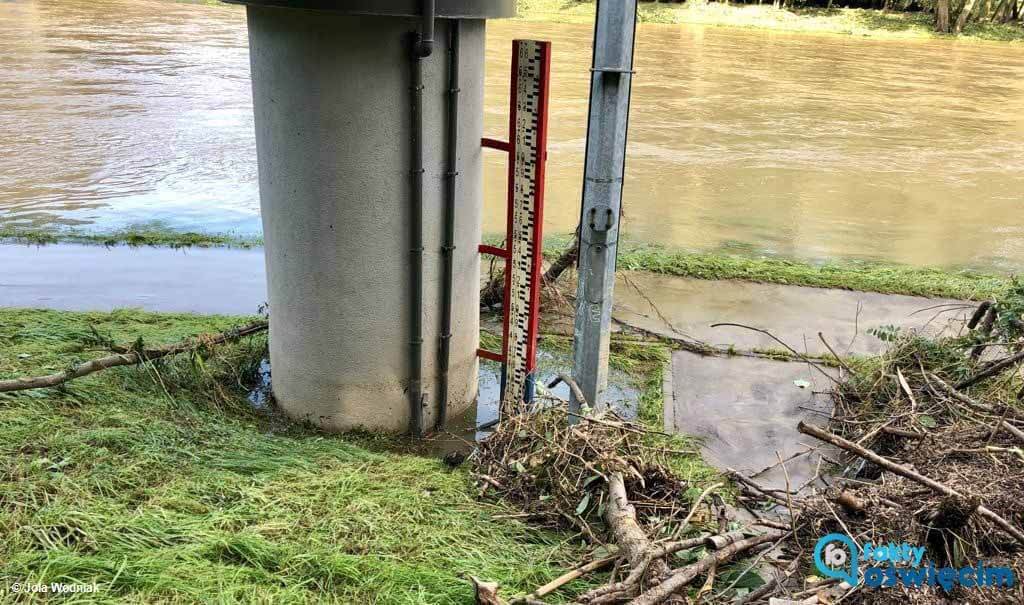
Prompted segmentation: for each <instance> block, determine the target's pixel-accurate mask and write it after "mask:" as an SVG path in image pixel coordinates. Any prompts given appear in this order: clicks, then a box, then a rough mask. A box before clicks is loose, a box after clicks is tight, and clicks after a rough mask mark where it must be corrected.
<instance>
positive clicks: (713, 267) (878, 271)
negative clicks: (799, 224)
mask: <svg viewBox="0 0 1024 605" xmlns="http://www.w3.org/2000/svg"><path fill="white" fill-rule="evenodd" d="M618 267H619V268H620V269H631V270H643V271H651V272H654V273H663V274H666V275H677V276H680V277H692V278H697V279H737V280H745V281H755V282H765V283H773V284H787V285H798V286H810V287H815V288H841V289H846V290H860V291H864V292H880V293H883V294H907V295H913V296H929V297H948V298H959V299H965V300H980V299H988V298H993V297H995V296H998V295H1000V294H1001V293H1003V292H1004V291H1005V290H1006V288H1007V287H1008V285H1009V281H1010V280H1009V279H1008V278H1007V277H1004V276H998V275H992V274H986V273H980V272H976V271H970V270H961V271H955V270H945V269H929V268H919V267H907V266H901V265H892V264H886V263H874V262H866V261H865V262H856V261H834V262H827V263H824V264H815V263H810V262H806V261H797V260H787V259H781V258H752V257H747V256H733V255H728V254H721V253H717V252H715V253H699V252H697V253H695V252H685V251H680V250H673V249H669V248H661V247H657V246H644V245H630V244H626V245H624V246H623V247H622V248H620V250H619V261H618Z"/></svg>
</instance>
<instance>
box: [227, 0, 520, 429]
mask: <svg viewBox="0 0 1024 605" xmlns="http://www.w3.org/2000/svg"><path fill="white" fill-rule="evenodd" d="M230 1H234V2H238V3H241V4H246V5H247V19H248V25H249V45H250V61H251V68H252V85H253V108H254V113H255V125H256V146H257V159H258V164H259V179H260V205H261V214H262V220H263V230H264V240H265V253H266V263H267V278H268V299H269V302H270V360H271V371H272V374H273V377H272V382H273V391H274V395H275V398H276V400H277V402H278V405H279V406H280V407H281V408H282V409H283V410H284V411H285V412H286V413H287V414H289V415H290V416H292V417H294V418H297V419H303V420H308V421H311V422H312V423H314V424H316V425H318V426H321V427H322V428H324V429H326V430H347V429H351V428H357V427H359V428H366V429H372V430H380V431H387V432H395V433H398V432H407V431H410V430H411V431H412V432H414V433H419V432H422V431H425V430H427V429H428V428H429V427H432V426H436V425H437V423H438V421H441V420H443V416H444V415H446V414H447V415H452V414H457V413H459V412H461V411H462V410H464V409H466V408H467V407H469V406H470V405H472V404H473V403H474V402H475V399H476V389H477V368H478V364H477V358H476V350H477V348H478V338H479V308H478V303H477V301H478V297H479V283H478V276H479V267H480V265H479V263H480V260H479V256H478V253H477V244H478V243H479V241H480V229H481V213H482V201H483V199H482V198H483V165H482V156H481V150H480V139H481V137H482V136H483V86H484V37H485V19H487V18H493V17H508V16H512V15H513V14H514V0H434V1H433V2H431V1H428V2H422V1H421V0H230ZM431 6H432V7H433V8H434V11H433V13H434V14H433V16H432V17H430V18H429V19H428V16H429V14H430V12H431V10H430V7H431ZM456 24H457V25H456ZM409 32H417V33H419V34H420V37H419V40H417V41H416V42H415V43H411V41H410V38H409V37H408V35H409ZM446 36H447V38H448V39H449V40H450V41H454V40H455V39H457V43H456V44H457V46H456V48H457V49H458V51H459V52H457V53H456V54H455V56H454V57H453V55H452V53H450V52H449V53H443V52H436V51H434V52H427V50H428V41H431V40H433V39H434V38H435V37H436V38H439V39H445V37H446ZM449 44H452V42H450V43H449ZM429 46H430V47H431V49H432V47H433V46H434V44H433V43H431V44H429ZM410 47H412V48H410ZM410 55H415V56H416V59H415V60H412V59H411V57H410ZM453 61H454V65H455V67H456V71H455V74H456V76H457V77H456V81H457V82H456V83H457V85H456V86H454V87H453V86H452V80H451V79H450V77H451V75H452V72H451V67H452V65H453V63H452V62H453ZM410 72H412V73H410ZM417 77H418V78H421V80H420V81H419V82H415V81H414V80H416V79H417ZM410 84H412V86H411V88H413V89H415V90H413V91H412V92H410V91H409V89H410ZM452 88H457V89H459V90H461V92H460V93H459V94H458V95H457V102H458V107H457V108H455V107H453V106H452V104H451V102H452V101H454V100H455V98H456V97H455V96H454V95H453V94H452V92H451V90H452ZM414 109H415V111H413V110H414ZM453 128H454V130H453ZM453 138H454V141H453ZM414 139H415V140H414ZM410 141H414V143H413V145H412V147H413V148H412V149H410ZM453 146H454V149H452V147H453ZM452 158H454V161H452ZM451 173H457V174H458V178H455V177H454V175H452V174H451ZM456 200H457V201H458V203H457V208H458V213H457V214H456V213H455V212H454V208H455V206H456V203H455V201H456ZM421 262H422V264H421ZM449 284H450V287H449ZM450 301H456V302H455V304H449V302H450ZM449 334H450V336H449ZM410 341H412V342H410ZM424 343H429V344H428V346H429V347H430V349H429V350H432V351H437V352H438V354H436V355H435V354H430V355H422V352H423V349H422V346H423V344H424ZM435 343H436V344H435ZM442 353H443V354H442ZM445 377H447V379H446V378H445ZM427 394H429V395H430V397H429V398H428V397H426V395H427ZM428 400H429V401H430V402H431V404H432V405H430V406H429V407H424V406H423V405H422V403H423V402H425V401H428ZM445 401H447V406H444V405H443V402H445Z"/></svg>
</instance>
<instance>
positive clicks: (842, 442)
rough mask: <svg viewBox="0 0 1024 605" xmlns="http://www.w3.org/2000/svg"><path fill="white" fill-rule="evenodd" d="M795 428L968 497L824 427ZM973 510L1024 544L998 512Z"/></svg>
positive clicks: (937, 488) (1021, 534)
mask: <svg viewBox="0 0 1024 605" xmlns="http://www.w3.org/2000/svg"><path fill="white" fill-rule="evenodd" d="M797 430H799V431H800V432H801V433H803V434H805V435H810V436H811V437H814V438H815V439H820V440H821V441H824V442H826V443H830V444H832V445H834V446H836V447H838V448H840V449H843V450H845V451H847V452H850V453H851V454H854V455H856V456H859V457H860V458H863V459H864V460H867V461H868V462H872V463H874V464H876V465H878V466H879V467H881V468H883V469H885V470H887V471H889V472H891V473H894V474H897V475H900V476H901V477H905V478H907V479H910V480H911V481H915V482H917V483H920V484H921V485H923V486H925V487H927V488H929V489H931V490H932V491H934V492H937V493H939V494H942V495H944V496H951V497H954V498H957V499H962V500H966V499H969V498H968V496H965V495H964V494H961V493H960V492H958V491H957V490H955V489H953V488H951V487H949V486H947V485H944V484H942V483H939V482H938V481H935V480H934V479H930V478H928V477H925V476H924V475H922V474H920V473H918V472H916V471H914V470H911V469H909V468H907V467H905V466H903V465H902V464H897V463H895V462H893V461H892V460H889V459H888V458H885V457H883V456H880V455H878V454H876V453H875V452H873V451H871V450H869V449H867V448H865V447H862V446H860V445H857V444H856V443H853V442H852V441H847V440H846V439H843V438H842V437H840V436H838V435H834V434H832V433H830V432H828V431H826V430H824V429H820V428H818V427H816V426H813V425H809V424H806V423H804V422H801V423H800V424H798V425H797ZM974 512H976V513H977V514H978V515H979V516H981V517H983V518H985V519H988V520H989V521H991V522H992V523H994V524H995V525H997V526H998V527H999V528H1000V529H1002V530H1003V531H1005V532H1006V533H1007V534H1009V535H1010V536H1012V537H1013V538H1014V539H1015V540H1016V541H1017V542H1019V543H1020V544H1022V545H1024V532H1022V531H1021V530H1020V529H1019V528H1017V527H1015V526H1014V525H1013V524H1012V523H1010V522H1009V521H1007V520H1006V519H1004V518H1003V517H1001V516H999V515H998V514H996V513H995V512H993V511H991V510H989V509H988V508H986V507H985V506H984V505H981V504H979V505H978V507H977V508H976V509H975V510H974Z"/></svg>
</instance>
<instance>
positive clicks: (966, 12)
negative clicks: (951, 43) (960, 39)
mask: <svg viewBox="0 0 1024 605" xmlns="http://www.w3.org/2000/svg"><path fill="white" fill-rule="evenodd" d="M977 3H978V0H967V2H965V3H964V8H963V10H962V11H960V15H959V16H958V17H957V18H956V25H954V26H953V33H954V34H959V33H960V32H962V31H963V30H964V26H965V25H967V20H968V19H970V17H971V13H972V12H974V6H975V5H976V4H977Z"/></svg>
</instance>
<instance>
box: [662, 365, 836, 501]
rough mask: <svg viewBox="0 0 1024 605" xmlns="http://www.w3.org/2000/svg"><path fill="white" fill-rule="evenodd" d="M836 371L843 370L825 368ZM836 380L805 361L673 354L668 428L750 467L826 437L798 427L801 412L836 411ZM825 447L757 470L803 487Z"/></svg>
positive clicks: (715, 457)
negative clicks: (833, 396) (815, 436)
mask: <svg viewBox="0 0 1024 605" xmlns="http://www.w3.org/2000/svg"><path fill="white" fill-rule="evenodd" d="M826 371H828V372H829V374H830V375H832V376H836V375H838V373H837V372H835V371H833V370H826ZM830 382H831V381H830V380H829V379H828V378H826V377H825V376H824V375H822V374H821V373H819V372H818V371H817V370H815V369H813V368H811V367H810V366H809V365H807V364H805V363H797V362H785V361H771V360H765V359H750V358H741V357H733V358H723V357H701V356H699V355H696V354H693V353H688V352H685V351H677V352H676V353H675V354H673V356H672V382H671V386H670V389H671V390H670V391H669V392H667V393H666V409H665V419H666V427H665V428H666V430H668V431H671V432H676V433H684V434H688V435H693V436H696V437H699V438H700V439H701V440H702V451H703V453H704V456H705V459H706V460H707V461H708V462H709V463H710V464H712V465H713V466H715V467H717V468H721V469H723V470H724V469H726V468H734V469H736V470H738V471H741V472H743V473H744V474H747V475H750V474H753V473H757V472H758V471H761V470H762V469H764V468H766V467H768V466H771V465H773V464H775V463H777V462H778V456H777V455H776V453H778V455H781V456H782V458H783V459H784V460H786V459H788V458H789V457H790V456H793V455H795V454H798V453H799V452H801V451H805V450H808V449H809V448H810V447H814V446H817V445H819V444H818V443H816V442H814V440H813V439H811V438H809V437H807V436H806V435H803V434H801V433H799V432H798V431H797V430H796V425H797V423H798V422H799V421H800V420H806V421H808V422H818V423H823V422H824V421H825V420H826V419H827V417H828V415H829V414H830V413H831V411H832V404H831V401H830V399H829V398H828V396H827V395H825V394H824V393H825V391H827V389H828V388H829V386H830ZM817 463H818V455H817V454H816V453H815V454H814V455H805V456H800V457H798V458H795V459H793V460H790V461H788V462H786V470H785V471H783V470H782V468H781V466H776V467H775V468H773V469H772V470H770V471H768V472H765V473H763V474H762V475H760V476H758V478H757V480H758V482H759V483H762V484H764V485H768V486H770V487H773V488H780V489H781V488H785V486H786V477H785V474H786V473H787V472H788V474H789V480H790V484H791V485H792V487H794V488H796V487H798V486H800V485H801V484H803V483H804V482H806V481H808V480H809V479H811V478H812V477H813V476H814V472H815V467H816V465H817Z"/></svg>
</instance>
